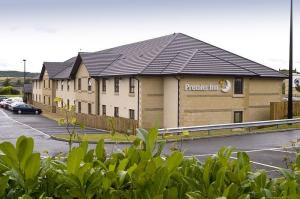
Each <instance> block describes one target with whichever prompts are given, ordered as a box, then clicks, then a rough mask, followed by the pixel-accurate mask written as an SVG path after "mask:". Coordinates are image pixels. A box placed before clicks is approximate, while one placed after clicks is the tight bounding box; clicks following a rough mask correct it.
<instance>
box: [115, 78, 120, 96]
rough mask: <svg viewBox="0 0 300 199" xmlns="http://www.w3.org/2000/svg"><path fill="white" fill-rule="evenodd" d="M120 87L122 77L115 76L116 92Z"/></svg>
mask: <svg viewBox="0 0 300 199" xmlns="http://www.w3.org/2000/svg"><path fill="white" fill-rule="evenodd" d="M119 88H120V79H119V78H118V77H115V93H118V92H119Z"/></svg>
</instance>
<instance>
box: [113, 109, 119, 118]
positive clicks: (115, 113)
mask: <svg viewBox="0 0 300 199" xmlns="http://www.w3.org/2000/svg"><path fill="white" fill-rule="evenodd" d="M114 116H115V117H119V107H115V111H114Z"/></svg>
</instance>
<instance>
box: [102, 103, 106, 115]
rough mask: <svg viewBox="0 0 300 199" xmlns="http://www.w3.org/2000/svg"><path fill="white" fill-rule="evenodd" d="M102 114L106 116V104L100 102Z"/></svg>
mask: <svg viewBox="0 0 300 199" xmlns="http://www.w3.org/2000/svg"><path fill="white" fill-rule="evenodd" d="M102 115H104V116H106V105H105V104H102Z"/></svg>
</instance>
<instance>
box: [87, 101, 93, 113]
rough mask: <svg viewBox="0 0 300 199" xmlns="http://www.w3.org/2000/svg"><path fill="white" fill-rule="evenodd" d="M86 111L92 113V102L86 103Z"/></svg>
mask: <svg viewBox="0 0 300 199" xmlns="http://www.w3.org/2000/svg"><path fill="white" fill-rule="evenodd" d="M88 113H89V114H92V104H91V103H88Z"/></svg>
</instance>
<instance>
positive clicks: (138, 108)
mask: <svg viewBox="0 0 300 199" xmlns="http://www.w3.org/2000/svg"><path fill="white" fill-rule="evenodd" d="M134 79H136V80H137V81H138V92H137V95H138V103H137V104H138V105H137V117H138V118H137V120H138V123H140V80H139V79H138V78H136V77H134Z"/></svg>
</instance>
